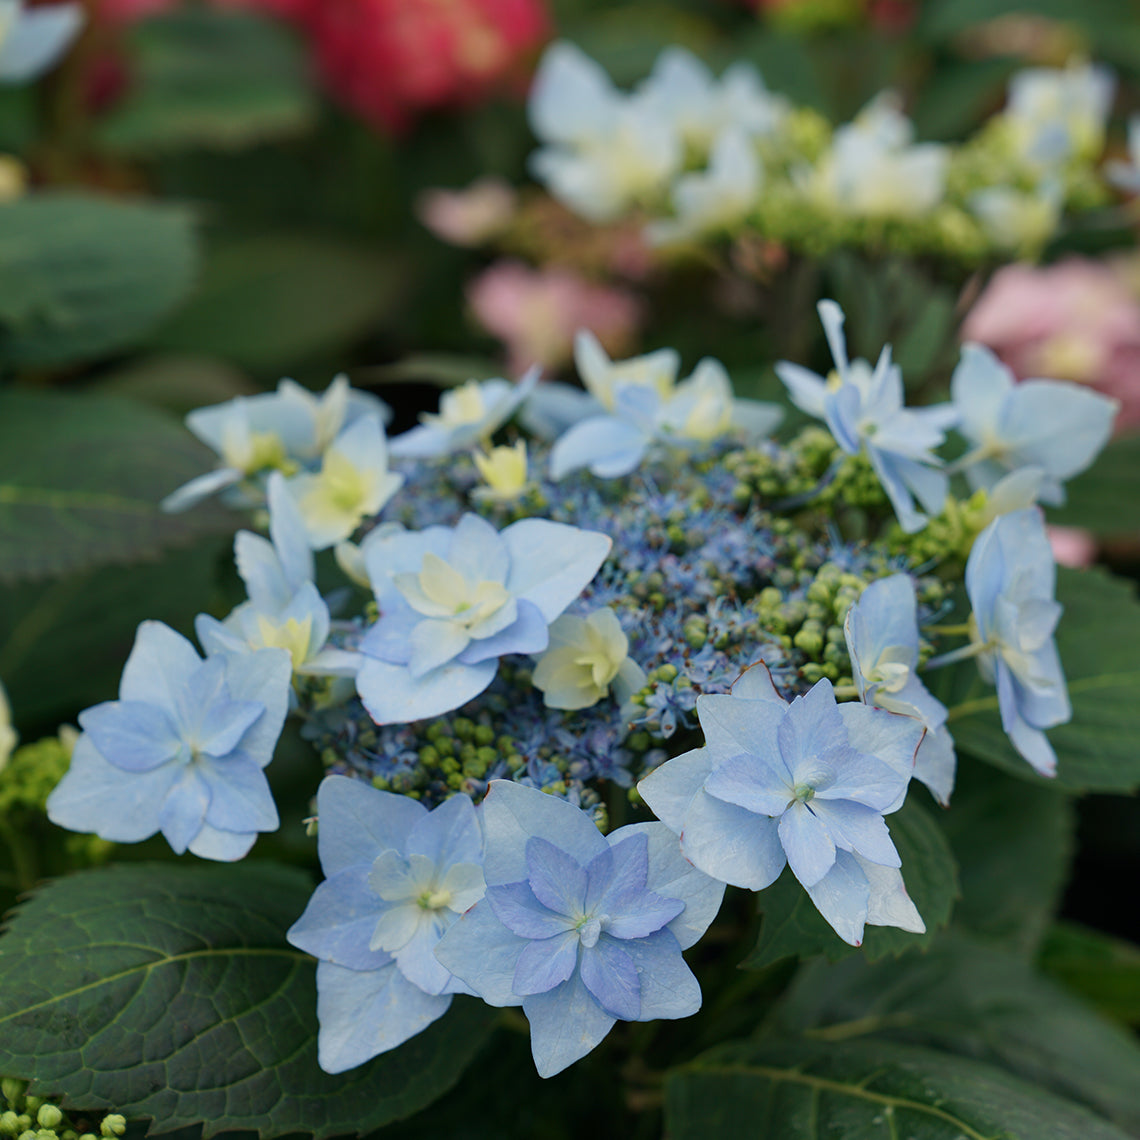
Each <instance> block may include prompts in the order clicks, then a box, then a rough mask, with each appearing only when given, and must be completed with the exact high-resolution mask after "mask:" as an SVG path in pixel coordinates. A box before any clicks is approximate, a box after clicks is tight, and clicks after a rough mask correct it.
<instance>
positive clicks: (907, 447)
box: [776, 301, 957, 533]
mask: <svg viewBox="0 0 1140 1140" xmlns="http://www.w3.org/2000/svg"><path fill="white" fill-rule="evenodd" d="M818 307H819V317H820V320H821V321H822V322H823V327H824V331H825V332H826V334H827V343H828V345H829V347H830V349H831V355H832V358H833V359H834V361H835V372H834V374H833V378H832V379H829V380H825V379H824V378H823V377H822V376H818V375H816V374H815V373H814V372H810V371H809V370H808V369H806V368H802V367H801V366H800V365H798V364H792V363H790V362H788V361H786V360H785V361H781V362H780V363H779V364H777V365H776V374H777V375H778V376H779V377H780V379H781V380H782V381H783V382H784V386H785V387H786V388H787V389H788V394H789V395H790V396H791V399H792V403H793V404H795V405H796V407H797V408H799V409H800V410H801V411H803V412H806V413H807V414H808V415H809V416H814V417H815V418H816V419H821V420H824V421H826V423H827V426H828V428H829V430H830V431H831V434H832V435H833V436H834V437H835V442H836V443H838V444H839V446H840V447H841V448H842V449H843V450H844V451H845V452H847V454H848V455H857V454H858V453H859V452H860V450H862V449H864V448H865V449H866V452H867V458H868V459H869V460H870V462H871V466H872V467H873V468H874V470H875V474H876V475H877V476H878V477H879V482H880V483H882V485H883V490H884V491H885V492H886V493H887V497H888V498H889V499H890V501H891V505H892V506H893V507H894V509H895V514H896V515H897V516H898V520H899V525H900V526H902V528H903V530H905V531H907V532H908V533H913V532H915V531H918V530H921V529H922V528H923V527H924V526H925V525H926V515H924V514H923V513H922V511H920V510H919V509H918V508H917V507H916V506H915V500H916V499H917V500H918V502H919V503H920V504H921V505H922V507H923V508H924V509H925V510H926V511H928V512H930V513H932V514H934V513H937V512H938V511H940V510H942V507H943V505H944V504H945V501H946V493H947V490H948V487H949V483H948V480H947V477H946V474H945V473H944V472H943V471H941V470H939V468H940V466H941V460H940V459H939V458H938V457H937V456H936V455H934V453H933V449H934V448H936V447H938V446H939V445H940V444H941V443H942V442H943V441H944V439H945V429H946V428H948V427H950V426H951V425H952V424H953V423H954V422H955V421H956V419H957V412H956V411H955V410H954V409H953V408H949V407H945V406H943V407H933V408H906V407H904V406H903V382H902V372H901V371H900V370H899V367H898V365H897V364H893V363H892V362H891V349H890V345H884V346H883V351H882V352H881V353H880V354H879V359H878V362H877V363H876V364H875V367H874V368H873V369H872V368H871V366H870V365H869V364H868V363H867V361H865V360H848V358H847V343H846V340H845V338H844V335H843V322H844V319H845V318H844V316H843V310H842V309H841V308H840V307H839V306H838V305H837V304H836V303H835V302H834V301H820V303H819V306H818Z"/></svg>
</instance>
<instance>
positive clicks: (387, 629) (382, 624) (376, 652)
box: [360, 598, 424, 665]
mask: <svg viewBox="0 0 1140 1140" xmlns="http://www.w3.org/2000/svg"><path fill="white" fill-rule="evenodd" d="M423 620H424V619H423V616H422V615H421V614H418V613H416V611H415V610H413V609H412V608H411V606H409V605H408V604H407V602H405V601H404V600H403V598H401V599H400V600H399V602H398V603H394V604H393V605H392V606H391V608H387V609H385V610H384V612H383V613H382V614H381V615H380V619H379V620H378V621H377V622H375V623H374V624H373V625H372V626H370V627H369V629H368V632H367V633H365V635H364V637H363V638H361V640H360V651H361V653H366V654H368V656H369V657H375V658H376V659H377V660H379V661H385V662H387V663H388V664H389V665H407V664H408V662H409V661H410V660H411V657H412V650H411V640H412V631H413V630H414V629H415V628H416V626H417V625H419V624H420V622H422V621H423Z"/></svg>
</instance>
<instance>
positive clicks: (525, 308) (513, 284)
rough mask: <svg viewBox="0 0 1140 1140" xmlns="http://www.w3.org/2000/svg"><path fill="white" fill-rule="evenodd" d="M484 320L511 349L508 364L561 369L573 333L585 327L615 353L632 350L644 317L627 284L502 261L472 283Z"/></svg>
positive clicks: (516, 368)
mask: <svg viewBox="0 0 1140 1140" xmlns="http://www.w3.org/2000/svg"><path fill="white" fill-rule="evenodd" d="M467 300H468V302H469V303H470V305H471V309H472V311H473V312H474V314H475V317H476V318H477V319H478V321H479V323H480V324H481V325H483V327H484V328H485V329H486V330H487V331H488V332H489V333H491V335H492V336H495V337H498V338H499V340H501V341H502V342H503V343H504V344H505V345H506V348H507V357H508V369H509V371H510V372H511V373H513V374H519V373H521V372H523V371H524V370H525V369H527V368H529V367H530V366H531V365H532V364H540V365H542V366H543V367H544V368H558V367H560V366H561V365H563V364H565V363H567V362H568V361H569V360H570V358H571V355H572V354H573V342H574V334H575V333H576V332H577V331H578V329H581V328H585V329H589V330H590V331H591V332H593V333H594V334H595V336H597V338H598V340H600V341H601V342H602V345H603V346H604V347H605V349H606V351H607V352H609V353H610V355H611V356H625V355H628V352H629V350H630V349H631V348H632V342H633V339H634V334H635V332H636V330H637V326H638V324H639V323H640V321H641V315H642V314H641V304H640V302H639V301H638V299H637V298H636V297H635V296H634V295H633V294H632V293H629V292H627V291H626V290H624V289H616V288H613V287H612V286H606V285H592V284H590V283H589V282H588V281H585V280H583V279H582V278H581V277H579V276H578V275H577V274H576V273H573V272H571V271H570V270H568V269H558V268H552V269H531V268H530V267H529V266H526V265H523V264H522V263H521V262H517V261H500V262H497V263H496V264H494V265H492V266H491V267H490V268H489V269H486V270H484V272H483V273H481V274H480V275H479V276H478V277H476V278H475V279H474V280H473V281H472V282H471V283H470V284H469V285H468V287H467Z"/></svg>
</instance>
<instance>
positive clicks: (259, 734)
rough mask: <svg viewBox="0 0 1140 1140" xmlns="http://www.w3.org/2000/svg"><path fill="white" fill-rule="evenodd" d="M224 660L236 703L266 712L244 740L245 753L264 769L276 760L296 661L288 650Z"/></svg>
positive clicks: (232, 657) (242, 742)
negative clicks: (275, 753)
mask: <svg viewBox="0 0 1140 1140" xmlns="http://www.w3.org/2000/svg"><path fill="white" fill-rule="evenodd" d="M223 660H224V661H225V663H226V685H227V687H228V688H229V691H230V696H231V697H232V698H233V700H235V701H252V702H254V703H256V704H259V705H263V706H264V708H265V713H264V714H263V715H262V716H260V717H258V718H257V720H256V721H254V724H253V727H252V728H250V729H249V730H248V731H247V732H246V733H245V734H244V735H243V736H242V738H241V748H242V751H243V752H246V753H248V754H249V755H250V756H252V757H254V759H256V761H257V762H258V764H260V765H261V766H262V767H263V768H264V767H265V766H266V765H267V764H268V763H269V761H270V760H272V759H273V750H274V749H275V748H276V747H277V741H278V740H279V739H280V736H281V729H282V728H283V727H284V725H285V715H286V713H288V711H289V694H290V692H291V691H292V684H291V682H292V679H293V659H292V658H291V657H290V656H289V651H288V650H286V649H259V650H257V652H256V653H247V654H244V655H242V656H237V655H234V656H226V657H225V658H223Z"/></svg>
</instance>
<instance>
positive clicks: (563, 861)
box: [500, 835, 609, 938]
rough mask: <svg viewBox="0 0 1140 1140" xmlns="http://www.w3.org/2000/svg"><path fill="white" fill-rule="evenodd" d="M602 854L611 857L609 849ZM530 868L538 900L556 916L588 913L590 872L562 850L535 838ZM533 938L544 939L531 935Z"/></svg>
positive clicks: (530, 842) (528, 846)
mask: <svg viewBox="0 0 1140 1140" xmlns="http://www.w3.org/2000/svg"><path fill="white" fill-rule="evenodd" d="M602 854H603V855H608V854H609V848H608V847H607V848H606V850H605V851H604V852H603V853H602ZM600 857H601V856H598V858H600ZM595 862H596V860H592V861H591V863H590V866H591V867H593V866H594V864H595ZM526 865H527V882H528V883H529V884H530V889H531V890H532V891H533V892H534V897H535V898H536V899H538V901H539V902H540V903H542V905H543V906H544V907H547V908H548V909H549V910H552V911H554V912H555V913H556V914H564V915H572V916H577V915H580V914H582V913H583V912H584V905H585V899H586V886H587V883H588V877H587V873H586V869H585V868H584V867H582V866H581V865H580V864H579V863H578V862H577V861H576V860H575V859H574V858H573V857H572V856H570V855H567V854H566V852H565V851H563V850H562V848H561V847H556V846H555V845H554V844H553V843H551V842H550V841H549V840H547V839H542V838H540V837H539V836H537V835H532V836H531V837H530V838H529V839H528V840H527V841H526ZM500 917H502V916H501V915H500ZM504 921H505V920H504ZM512 929H515V933H516V934H522V933H524V932H523V931H521V930H518V929H517V928H513V927H512ZM529 937H531V938H537V937H542V935H534V934H531V935H529Z"/></svg>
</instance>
